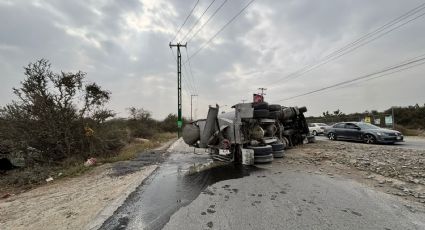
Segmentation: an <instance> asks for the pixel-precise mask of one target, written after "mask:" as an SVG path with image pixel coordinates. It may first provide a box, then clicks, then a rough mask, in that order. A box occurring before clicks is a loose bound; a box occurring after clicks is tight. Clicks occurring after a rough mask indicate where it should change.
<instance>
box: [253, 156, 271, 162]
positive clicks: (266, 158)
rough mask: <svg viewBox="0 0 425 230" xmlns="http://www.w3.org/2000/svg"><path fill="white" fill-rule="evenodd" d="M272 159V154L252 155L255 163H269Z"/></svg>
mask: <svg viewBox="0 0 425 230" xmlns="http://www.w3.org/2000/svg"><path fill="white" fill-rule="evenodd" d="M272 161H273V154H269V155H264V156H254V163H255V164H262V163H271V162H272Z"/></svg>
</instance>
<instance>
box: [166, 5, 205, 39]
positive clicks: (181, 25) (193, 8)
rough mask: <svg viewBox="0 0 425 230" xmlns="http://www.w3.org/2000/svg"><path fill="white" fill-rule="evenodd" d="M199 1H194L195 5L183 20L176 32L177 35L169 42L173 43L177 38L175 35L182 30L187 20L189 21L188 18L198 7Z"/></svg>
mask: <svg viewBox="0 0 425 230" xmlns="http://www.w3.org/2000/svg"><path fill="white" fill-rule="evenodd" d="M198 3H199V0H197V1H196V3H195V5H194V6H193V7H192V9H191V10H190V12H189V14H188V15H187V17H186V19H185V20H184V22H183V24H182V25H181V26H180V28H179V29H178V30H177V33H176V34H175V35H174V37H173V39H171V42H173V41H174V39H176V38H177V35H178V34H179V33H180V31H181V29H182V28H183V26H184V25H185V24H186V22H187V20H188V19H189V17H190V16H191V15H192V13H193V10H194V9H195V8H196V6H197V5H198Z"/></svg>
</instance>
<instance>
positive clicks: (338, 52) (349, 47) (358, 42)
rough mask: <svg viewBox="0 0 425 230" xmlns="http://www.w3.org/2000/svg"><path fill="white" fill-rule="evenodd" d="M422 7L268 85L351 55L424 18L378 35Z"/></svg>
mask: <svg viewBox="0 0 425 230" xmlns="http://www.w3.org/2000/svg"><path fill="white" fill-rule="evenodd" d="M424 5H425V3H423V4H421V5H419V6H417V7H415V8H413V9H411V10H410V11H408V12H407V13H405V14H403V15H401V16H399V17H397V18H396V19H394V20H392V21H390V22H388V23H386V24H385V25H383V26H381V27H379V28H377V29H375V30H374V31H372V32H370V33H368V34H366V35H364V36H362V37H361V38H359V39H357V40H355V41H353V42H351V43H349V44H347V45H345V46H343V47H341V48H340V49H338V50H336V51H333V52H332V53H331V54H329V55H327V56H326V57H325V58H323V59H322V60H320V61H319V62H316V63H314V64H310V65H307V66H305V67H303V68H301V69H299V70H298V71H295V72H293V73H291V74H288V75H286V76H285V77H283V78H280V79H279V80H277V81H274V82H272V83H271V84H270V85H274V84H276V83H278V82H281V81H283V80H285V79H290V78H291V79H295V78H298V77H300V76H302V75H304V74H306V73H308V72H311V71H312V70H314V69H317V68H318V67H320V66H323V65H325V64H327V63H329V62H331V61H333V60H335V59H337V58H339V57H342V56H344V55H346V54H348V53H351V52H353V51H354V50H356V49H358V48H360V47H362V46H364V45H366V44H368V43H370V42H372V41H375V40H376V39H378V38H380V37H382V36H384V35H386V34H388V33H390V32H392V31H394V30H395V29H398V28H400V27H402V26H404V25H406V24H407V23H410V22H412V21H414V20H417V19H418V18H420V17H422V16H424V15H425V13H424V14H420V15H418V16H416V17H414V18H411V19H410V20H407V21H405V22H403V23H402V24H399V25H397V26H395V27H393V28H391V29H390V30H387V31H385V32H383V33H381V34H379V33H380V32H382V31H384V30H385V29H388V28H390V27H391V26H393V25H396V24H398V23H400V22H402V21H403V20H405V19H407V18H409V17H410V16H413V15H415V14H417V13H418V12H420V11H421V10H423V9H424V8H425V7H424ZM374 35H377V36H376V37H373V36H374ZM371 37H373V38H372V39H371V40H367V38H371Z"/></svg>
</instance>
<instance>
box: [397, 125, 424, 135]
mask: <svg viewBox="0 0 425 230" xmlns="http://www.w3.org/2000/svg"><path fill="white" fill-rule="evenodd" d="M395 129H396V130H397V131H400V132H401V133H402V134H403V135H404V136H422V135H423V132H421V130H418V129H409V128H406V127H404V126H401V125H396V126H395Z"/></svg>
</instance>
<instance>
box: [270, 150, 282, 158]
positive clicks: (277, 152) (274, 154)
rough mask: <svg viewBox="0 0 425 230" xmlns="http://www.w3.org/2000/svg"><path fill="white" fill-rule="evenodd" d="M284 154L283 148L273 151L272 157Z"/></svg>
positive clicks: (279, 156)
mask: <svg viewBox="0 0 425 230" xmlns="http://www.w3.org/2000/svg"><path fill="white" fill-rule="evenodd" d="M284 154H285V151H284V150H280V151H275V152H273V158H282V157H283V156H284Z"/></svg>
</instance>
